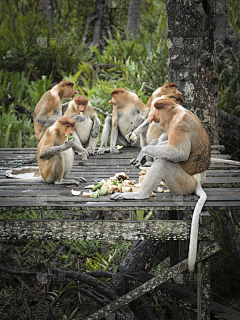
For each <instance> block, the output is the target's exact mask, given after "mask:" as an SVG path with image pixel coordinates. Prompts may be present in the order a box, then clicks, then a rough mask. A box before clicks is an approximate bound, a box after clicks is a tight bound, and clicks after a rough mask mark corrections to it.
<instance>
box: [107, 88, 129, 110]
mask: <svg viewBox="0 0 240 320" xmlns="http://www.w3.org/2000/svg"><path fill="white" fill-rule="evenodd" d="M125 93H127V90H125V89H123V88H117V89H114V90H113V91H112V92H111V96H112V99H111V100H110V101H109V103H112V104H113V105H114V106H115V107H121V106H122V104H123V100H124V99H123V95H124V94H125Z"/></svg>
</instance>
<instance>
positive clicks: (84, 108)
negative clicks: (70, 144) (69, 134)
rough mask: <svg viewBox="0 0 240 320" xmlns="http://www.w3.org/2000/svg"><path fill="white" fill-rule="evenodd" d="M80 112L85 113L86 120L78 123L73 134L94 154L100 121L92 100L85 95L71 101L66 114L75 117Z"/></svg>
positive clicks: (90, 153) (89, 152)
mask: <svg viewBox="0 0 240 320" xmlns="http://www.w3.org/2000/svg"><path fill="white" fill-rule="evenodd" d="M79 114H80V115H84V116H85V120H84V121H83V122H78V123H76V125H75V131H74V133H73V136H74V137H75V141H76V143H77V144H79V145H80V146H82V145H84V147H85V148H86V150H87V151H88V154H89V155H93V154H94V152H95V148H96V145H97V141H98V135H99V131H100V121H99V119H98V116H97V114H96V112H95V111H94V109H93V106H92V104H91V102H90V101H89V99H88V98H86V97H84V96H77V97H75V98H74V100H72V101H70V102H69V104H68V108H67V110H66V112H65V113H64V116H65V117H70V118H73V117H76V116H77V115H79Z"/></svg>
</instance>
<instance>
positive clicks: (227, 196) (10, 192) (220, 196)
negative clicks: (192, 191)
mask: <svg viewBox="0 0 240 320" xmlns="http://www.w3.org/2000/svg"><path fill="white" fill-rule="evenodd" d="M24 189H25V190H24ZM73 189H74V190H79V191H82V192H86V191H87V190H86V189H83V188H82V187H80V188H79V187H78V188H73ZM204 190H205V192H206V194H207V196H208V201H219V200H221V201H238V200H240V190H239V189H238V191H237V190H234V192H226V191H225V189H223V190H219V191H218V192H217V191H216V192H215V191H210V192H209V191H208V189H207V188H206V189H204ZM5 197H14V198H20V197H24V198H29V197H31V198H33V197H36V198H40V197H41V198H42V199H43V198H45V200H46V201H50V202H51V201H61V200H62V201H68V200H70V201H77V202H78V201H81V202H88V201H90V200H92V198H91V199H90V200H89V198H84V197H82V196H81V194H80V195H79V196H73V195H72V194H71V188H65V189H54V188H53V189H46V190H44V189H42V190H41V192H40V190H39V189H38V188H35V189H34V190H32V189H31V188H29V187H27V188H21V189H11V188H8V189H2V186H0V202H1V201H4V199H3V198H5ZM66 198H67V199H68V200H67V199H66ZM197 199H198V197H197V196H196V195H187V196H175V195H173V194H172V193H160V192H158V191H156V196H155V197H151V198H150V199H145V200H144V201H145V202H146V201H147V202H156V201H158V202H159V201H161V202H166V201H173V202H176V203H178V204H181V203H183V202H186V201H187V202H189V201H194V200H197ZM95 201H104V202H105V201H110V195H107V196H104V197H100V198H97V199H95ZM133 201H134V200H133Z"/></svg>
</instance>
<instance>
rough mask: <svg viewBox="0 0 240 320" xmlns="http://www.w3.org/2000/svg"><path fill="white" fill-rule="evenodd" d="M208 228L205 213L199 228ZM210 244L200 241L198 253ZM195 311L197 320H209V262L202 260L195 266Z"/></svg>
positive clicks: (207, 216) (208, 217) (206, 214)
mask: <svg viewBox="0 0 240 320" xmlns="http://www.w3.org/2000/svg"><path fill="white" fill-rule="evenodd" d="M206 226H208V227H209V228H210V229H211V217H210V214H209V213H208V212H207V211H205V212H201V215H200V228H201V227H206ZM210 243H211V242H210V241H200V244H199V252H200V251H202V250H203V249H205V248H206V247H207V246H208V245H209V244H210ZM196 280H197V310H198V315H197V319H198V320H210V300H211V299H210V289H211V284H210V261H209V260H208V259H207V260H204V261H201V262H200V263H198V265H197V279H196Z"/></svg>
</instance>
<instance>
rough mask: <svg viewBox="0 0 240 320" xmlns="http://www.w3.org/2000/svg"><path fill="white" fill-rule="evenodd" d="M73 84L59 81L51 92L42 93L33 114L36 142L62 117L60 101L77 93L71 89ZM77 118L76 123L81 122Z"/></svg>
mask: <svg viewBox="0 0 240 320" xmlns="http://www.w3.org/2000/svg"><path fill="white" fill-rule="evenodd" d="M73 85H74V83H73V82H70V81H66V80H64V81H61V82H59V83H58V84H57V85H55V86H54V87H53V88H52V89H51V90H48V91H47V92H45V93H44V95H43V96H42V98H41V99H40V100H39V102H38V104H37V105H36V107H35V110H34V113H33V120H34V130H35V135H36V139H37V142H39V141H40V140H41V138H42V136H43V134H44V132H45V131H46V129H47V128H48V127H49V126H50V125H52V124H53V123H54V122H55V121H56V120H57V119H59V118H61V117H62V103H61V100H62V99H70V98H73V97H74V96H75V94H77V93H78V91H76V90H75V89H74V88H73ZM83 120H84V118H83V117H79V118H78V121H83Z"/></svg>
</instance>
